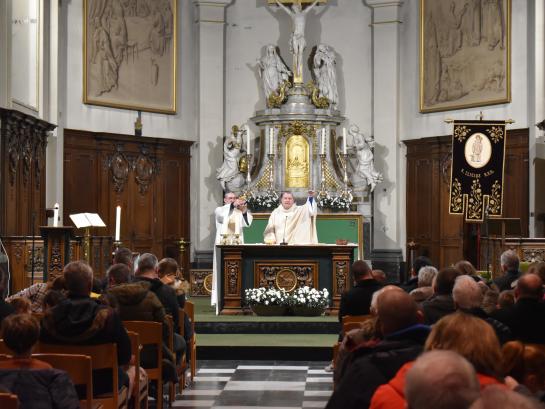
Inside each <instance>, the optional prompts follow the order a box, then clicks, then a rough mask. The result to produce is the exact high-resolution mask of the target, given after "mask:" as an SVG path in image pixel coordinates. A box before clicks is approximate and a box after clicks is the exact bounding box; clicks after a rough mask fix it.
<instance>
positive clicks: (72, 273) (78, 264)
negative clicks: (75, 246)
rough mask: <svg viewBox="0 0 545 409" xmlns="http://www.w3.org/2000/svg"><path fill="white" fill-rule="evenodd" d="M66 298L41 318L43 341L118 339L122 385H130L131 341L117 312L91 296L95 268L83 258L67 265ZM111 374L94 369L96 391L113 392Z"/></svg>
mask: <svg viewBox="0 0 545 409" xmlns="http://www.w3.org/2000/svg"><path fill="white" fill-rule="evenodd" d="M63 273H64V278H65V282H66V288H67V290H68V295H67V298H66V299H65V300H63V301H61V302H60V303H59V304H58V305H56V306H55V307H54V308H52V309H51V310H49V311H47V312H46V314H45V315H44V317H43V319H42V330H41V333H40V341H42V342H44V343H46V344H81V345H98V344H106V343H115V344H116V345H117V362H118V365H119V372H118V377H119V385H120V387H122V386H128V383H129V382H128V381H129V380H128V377H127V374H126V373H125V371H124V370H123V368H122V367H123V366H124V365H127V364H128V363H129V361H130V359H131V342H130V339H129V336H128V335H127V331H126V330H125V328H124V327H123V324H122V323H121V319H120V318H119V315H118V314H117V312H116V311H115V310H114V309H112V308H111V307H109V306H107V305H103V304H100V303H98V302H97V301H96V300H94V299H92V298H91V297H90V293H91V286H92V283H93V270H92V269H91V267H90V266H89V265H88V264H87V263H85V262H83V261H72V262H70V263H68V264H67V265H66V266H65V267H64V269H63ZM110 380H111V377H110V376H109V374H107V373H104V371H102V370H97V371H94V372H93V393H94V394H95V395H98V394H103V393H111V392H112V384H111V381H110Z"/></svg>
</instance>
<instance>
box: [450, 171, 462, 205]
mask: <svg viewBox="0 0 545 409" xmlns="http://www.w3.org/2000/svg"><path fill="white" fill-rule="evenodd" d="M463 205H464V200H463V197H462V184H461V183H460V181H459V180H458V179H456V178H455V179H454V182H453V183H452V192H451V193H450V211H451V212H461V211H462V208H463Z"/></svg>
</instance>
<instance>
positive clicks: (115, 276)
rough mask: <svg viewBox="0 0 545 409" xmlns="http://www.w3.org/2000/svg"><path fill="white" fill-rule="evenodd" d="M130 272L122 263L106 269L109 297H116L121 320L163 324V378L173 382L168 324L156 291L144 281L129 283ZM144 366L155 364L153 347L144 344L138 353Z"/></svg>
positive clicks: (174, 372) (150, 366) (153, 365)
mask: <svg viewBox="0 0 545 409" xmlns="http://www.w3.org/2000/svg"><path fill="white" fill-rule="evenodd" d="M130 276H131V273H130V270H129V267H127V265H125V264H121V263H119V264H114V265H113V266H111V267H110V268H109V269H108V272H107V277H108V290H107V295H108V298H109V300H110V301H111V298H114V299H115V305H116V309H117V311H118V313H119V316H120V318H121V320H122V321H154V322H159V323H161V324H163V358H164V359H163V366H162V368H163V378H164V379H166V380H172V381H176V380H177V377H176V368H175V367H174V362H175V361H174V360H175V358H174V356H173V354H172V352H171V351H169V349H168V345H167V340H168V327H167V326H166V325H165V320H166V314H165V309H164V308H163V304H161V301H159V299H158V298H157V296H156V295H155V293H153V292H152V291H150V284H149V283H148V282H147V281H137V282H134V283H129V279H130ZM140 357H141V364H142V367H143V368H155V367H157V354H156V349H155V348H154V347H153V346H151V345H145V346H144V348H143V350H142V352H141V354H140Z"/></svg>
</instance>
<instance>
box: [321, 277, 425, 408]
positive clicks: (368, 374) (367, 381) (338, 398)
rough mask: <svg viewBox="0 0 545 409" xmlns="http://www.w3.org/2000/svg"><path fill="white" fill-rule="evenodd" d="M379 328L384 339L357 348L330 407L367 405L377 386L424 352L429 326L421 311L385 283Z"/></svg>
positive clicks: (379, 308)
mask: <svg viewBox="0 0 545 409" xmlns="http://www.w3.org/2000/svg"><path fill="white" fill-rule="evenodd" d="M377 315H378V323H377V325H378V330H379V332H381V333H382V336H383V339H382V341H380V342H379V343H378V344H376V346H374V347H368V346H366V347H362V348H358V349H356V350H354V351H353V352H352V353H351V354H352V356H351V357H350V358H349V359H350V360H351V362H352V363H351V364H349V365H346V372H345V373H344V374H343V375H342V377H341V380H340V382H339V385H338V387H337V388H336V390H335V392H334V393H333V395H331V398H330V400H329V402H328V404H327V408H343V409H346V408H367V407H369V404H370V403H371V397H372V396H373V393H374V392H375V390H376V389H377V388H378V387H379V386H380V385H382V384H385V383H387V382H388V381H389V380H390V379H391V378H393V377H394V375H395V374H396V372H397V371H398V370H399V368H401V367H402V366H403V365H404V364H405V363H407V362H409V361H413V360H414V359H416V357H417V356H418V355H419V354H420V353H421V352H422V350H423V346H424V342H425V341H426V338H427V336H428V334H429V331H430V329H429V327H428V326H426V325H422V324H420V323H421V322H422V320H423V316H422V313H421V312H420V311H419V310H418V307H417V305H416V302H415V301H414V300H413V298H412V297H411V296H410V295H409V294H407V293H406V292H405V291H403V290H401V289H390V288H387V287H385V289H383V290H381V293H380V294H379V296H378V297H377Z"/></svg>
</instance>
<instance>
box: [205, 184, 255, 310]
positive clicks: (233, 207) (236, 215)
mask: <svg viewBox="0 0 545 409" xmlns="http://www.w3.org/2000/svg"><path fill="white" fill-rule="evenodd" d="M223 203H224V205H223V206H220V207H216V210H215V211H214V215H215V219H216V239H215V241H214V254H213V258H212V293H211V297H210V300H211V304H212V305H215V306H216V314H217V313H218V312H219V300H218V297H219V294H218V293H219V287H218V271H219V268H221V266H219V260H218V258H219V252H218V251H217V250H216V245H218V244H220V243H221V235H222V234H238V235H239V239H240V243H241V244H242V243H244V233H243V231H242V229H243V228H244V227H248V226H250V225H251V224H252V220H253V217H252V214H251V213H250V212H249V211H248V209H247V207H246V201H244V200H241V199H238V198H237V196H236V195H235V194H234V193H232V192H227V193H225V196H224V197H223Z"/></svg>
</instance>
